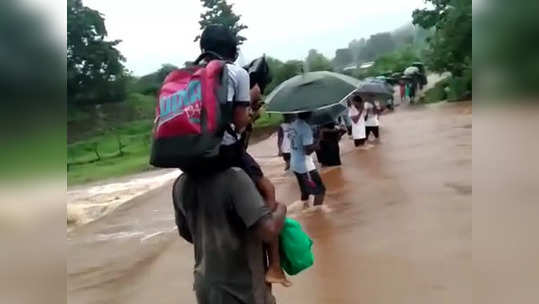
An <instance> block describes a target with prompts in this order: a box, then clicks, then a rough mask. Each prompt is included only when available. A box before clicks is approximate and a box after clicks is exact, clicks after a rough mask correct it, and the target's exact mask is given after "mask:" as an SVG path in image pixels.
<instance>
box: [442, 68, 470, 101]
mask: <svg viewBox="0 0 539 304" xmlns="http://www.w3.org/2000/svg"><path fill="white" fill-rule="evenodd" d="M447 95H448V96H447V100H448V101H459V100H464V99H468V98H470V97H471V95H472V72H471V69H469V70H467V71H466V72H465V73H464V74H463V75H462V76H461V77H451V78H450V79H449V86H448V93H447Z"/></svg>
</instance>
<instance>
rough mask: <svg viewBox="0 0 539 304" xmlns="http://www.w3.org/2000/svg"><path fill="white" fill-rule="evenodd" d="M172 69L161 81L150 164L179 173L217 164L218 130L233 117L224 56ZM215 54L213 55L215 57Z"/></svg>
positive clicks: (201, 57) (220, 133) (195, 170)
mask: <svg viewBox="0 0 539 304" xmlns="http://www.w3.org/2000/svg"><path fill="white" fill-rule="evenodd" d="M207 55H208V54H202V55H200V57H198V59H197V60H196V61H195V65H194V66H192V67H188V68H183V69H179V70H175V71H172V72H171V73H170V74H169V75H168V76H167V77H166V78H165V81H164V82H163V85H162V87H161V90H160V93H159V97H158V100H157V107H156V123H155V131H154V135H153V136H154V137H153V143H152V151H151V156H150V164H152V165H153V166H156V167H161V168H180V169H181V170H183V171H184V172H189V171H191V172H197V171H202V170H206V169H211V168H212V167H214V166H216V165H217V164H218V159H217V157H218V154H219V146H220V144H221V140H222V137H223V131H224V129H225V127H226V126H227V125H228V123H229V122H230V120H231V118H232V103H229V102H227V95H228V94H227V93H228V92H227V89H228V85H227V83H228V77H227V73H226V63H227V62H225V61H223V60H211V61H210V62H209V63H207V64H206V65H199V64H198V63H199V62H200V60H201V59H203V58H205V57H206V56H207ZM214 56H215V55H214Z"/></svg>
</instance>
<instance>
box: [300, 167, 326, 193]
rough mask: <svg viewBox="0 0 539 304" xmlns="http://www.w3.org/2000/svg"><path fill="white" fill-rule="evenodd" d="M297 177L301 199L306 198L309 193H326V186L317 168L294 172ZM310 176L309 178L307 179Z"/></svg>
mask: <svg viewBox="0 0 539 304" xmlns="http://www.w3.org/2000/svg"><path fill="white" fill-rule="evenodd" d="M294 174H295V175H296V178H297V179H298V184H299V190H300V191H301V199H302V200H307V199H308V198H309V195H319V194H324V193H326V187H325V186H324V183H323V182H322V178H321V177H320V174H318V171H317V170H312V171H311V172H309V173H308V174H307V173H297V172H294ZM309 177H310V179H309Z"/></svg>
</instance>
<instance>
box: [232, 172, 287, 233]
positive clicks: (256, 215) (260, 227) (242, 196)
mask: <svg viewBox="0 0 539 304" xmlns="http://www.w3.org/2000/svg"><path fill="white" fill-rule="evenodd" d="M231 172H232V173H233V174H234V176H230V181H231V183H230V187H229V189H230V191H229V193H230V195H231V199H232V203H233V205H234V208H235V211H236V213H237V214H238V216H239V217H240V219H241V220H242V222H243V223H244V224H245V227H246V228H247V229H249V230H250V231H252V232H254V233H255V235H257V236H258V237H259V238H260V239H261V240H262V241H264V242H269V241H271V240H274V239H275V238H276V237H277V236H278V235H279V232H280V231H281V228H282V227H283V223H284V217H285V215H286V206H285V205H283V204H280V203H276V207H275V210H274V211H273V212H272V211H271V210H270V208H269V207H268V206H267V205H266V203H265V202H264V200H263V199H262V196H260V193H259V192H258V190H257V188H256V187H255V185H254V184H253V182H252V181H251V179H250V178H249V176H247V174H246V173H245V172H244V171H243V170H240V169H237V170H235V169H233V171H231Z"/></svg>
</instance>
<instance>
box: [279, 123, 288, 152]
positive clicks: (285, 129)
mask: <svg viewBox="0 0 539 304" xmlns="http://www.w3.org/2000/svg"><path fill="white" fill-rule="evenodd" d="M281 129H283V141H282V143H281V151H282V152H283V153H290V138H289V137H288V133H289V132H290V124H289V123H286V122H283V123H282V124H281Z"/></svg>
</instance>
